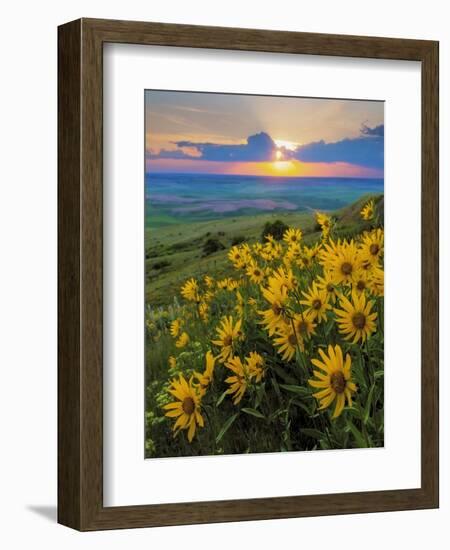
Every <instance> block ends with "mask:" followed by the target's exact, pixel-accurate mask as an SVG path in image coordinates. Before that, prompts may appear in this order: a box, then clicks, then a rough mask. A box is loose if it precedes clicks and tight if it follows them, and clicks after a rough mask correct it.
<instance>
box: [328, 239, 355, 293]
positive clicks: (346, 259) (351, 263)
mask: <svg viewBox="0 0 450 550" xmlns="http://www.w3.org/2000/svg"><path fill="white" fill-rule="evenodd" d="M324 246H325V252H324V253H323V254H322V261H323V263H324V267H325V269H327V270H328V271H330V273H331V275H332V277H333V280H334V282H335V283H336V284H340V283H347V284H350V283H351V282H352V281H353V277H354V274H355V271H357V270H358V268H359V266H360V258H359V255H358V249H357V247H356V244H355V242H354V241H353V239H352V240H351V241H350V242H347V241H344V242H342V243H341V242H339V243H337V244H335V243H333V244H332V245H331V246H330V245H328V244H326V245H324Z"/></svg>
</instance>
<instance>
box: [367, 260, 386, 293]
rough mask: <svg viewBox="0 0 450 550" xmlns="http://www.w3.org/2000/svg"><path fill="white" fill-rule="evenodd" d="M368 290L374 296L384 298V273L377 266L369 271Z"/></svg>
mask: <svg viewBox="0 0 450 550" xmlns="http://www.w3.org/2000/svg"><path fill="white" fill-rule="evenodd" d="M369 289H370V291H371V292H372V294H374V295H375V296H384V271H383V269H382V268H381V267H380V266H378V265H376V266H374V267H373V269H372V271H370V274H369Z"/></svg>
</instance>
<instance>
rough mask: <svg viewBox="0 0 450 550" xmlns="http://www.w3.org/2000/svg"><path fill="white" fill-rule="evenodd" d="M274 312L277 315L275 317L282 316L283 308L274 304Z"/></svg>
mask: <svg viewBox="0 0 450 550" xmlns="http://www.w3.org/2000/svg"><path fill="white" fill-rule="evenodd" d="M272 311H273V312H274V313H275V315H280V314H281V312H282V308H281V306H280V305H279V304H272Z"/></svg>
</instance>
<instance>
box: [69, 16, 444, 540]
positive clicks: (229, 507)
mask: <svg viewBox="0 0 450 550" xmlns="http://www.w3.org/2000/svg"><path fill="white" fill-rule="evenodd" d="M105 42H117V43H131V44H148V45H151V44H153V45H164V46H180V47H194V48H213V49H228V50H247V51H260V52H278V53H291V54H311V55H329V56H347V57H362V58H378V59H399V60H414V61H420V62H421V63H422V434H421V435H422V484H421V488H420V489H410V490H399V491H377V492H363V493H348V494H332V495H313V496H295V497H279V498H265V499H247V500H234V501H218V502H197V503H182V504H164V505H149V506H127V507H109V508H105V507H103V490H102V487H103V458H102V455H103V425H102V423H103V413H102V411H103V389H102V372H103V362H102V346H103V338H102V333H103V312H102V310H103V298H102V277H103V272H102V269H103V252H102V246H103V227H102V224H103V215H102V189H103V181H102V171H103V169H102V163H103V158H102V145H103V143H102V125H103V120H102V89H103V82H102V63H103V53H102V49H103V44H104V43H105ZM58 47H59V57H58V60H59V63H58V97H59V99H58V117H59V121H58V131H59V139H58V157H59V165H58V190H59V191H58V194H59V196H58V220H59V221H58V231H59V237H58V253H59V260H58V262H59V264H58V273H59V287H58V289H59V291H58V299H59V320H58V363H59V364H58V392H59V393H58V437H59V443H58V521H59V522H60V523H63V524H64V525H68V526H70V527H73V528H75V529H79V530H82V531H87V530H96V529H115V528H128V527H150V526H164V525H180V524H191V523H209V522H225V521H246V520H256V519H271V518H288V517H302V516H313V515H315V516H318V515H328V514H349V513H363V512H381V511H389V510H412V509H423V508H433V507H437V506H438V498H439V497H438V494H439V488H438V485H439V476H438V455H439V446H438V299H439V297H438V254H439V250H438V206H439V199H438V153H439V146H438V44H437V43H436V42H432V41H424V40H399V39H392V38H375V37H358V36H337V35H323V34H309V33H292V32H284V31H264V30H254V29H232V28H219V27H197V26H190V25H169V24H162V23H141V22H129V21H108V20H101V19H81V20H78V21H74V22H72V23H68V24H66V25H63V26H61V27H60V28H59V41H58Z"/></svg>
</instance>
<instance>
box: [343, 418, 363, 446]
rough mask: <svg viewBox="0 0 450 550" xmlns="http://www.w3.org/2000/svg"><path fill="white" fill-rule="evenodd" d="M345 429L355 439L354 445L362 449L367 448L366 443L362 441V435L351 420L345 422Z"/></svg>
mask: <svg viewBox="0 0 450 550" xmlns="http://www.w3.org/2000/svg"><path fill="white" fill-rule="evenodd" d="M347 427H348V428H349V430H350V431H351V432H352V435H353V437H354V438H355V441H356V444H357V445H358V447H360V448H362V449H364V448H366V447H367V442H366V440H365V439H364V437H363V435H362V433H361V432H360V431H359V430H358V428H357V427H356V426H355V425H354V424H353V422H352V421H351V420H347Z"/></svg>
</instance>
